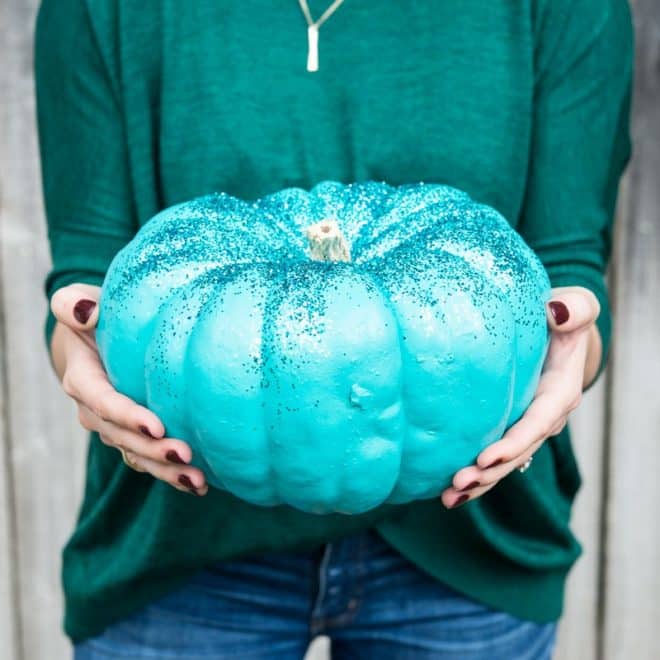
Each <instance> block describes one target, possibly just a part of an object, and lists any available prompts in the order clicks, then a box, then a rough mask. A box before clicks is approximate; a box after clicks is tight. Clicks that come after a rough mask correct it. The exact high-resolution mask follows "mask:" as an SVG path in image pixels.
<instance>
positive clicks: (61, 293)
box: [50, 284, 101, 332]
mask: <svg viewBox="0 0 660 660" xmlns="http://www.w3.org/2000/svg"><path fill="white" fill-rule="evenodd" d="M100 295H101V287H98V286H92V285H91V284H70V285H69V286H64V287H62V288H61V289H58V290H57V291H56V292H55V293H54V294H53V297H52V298H51V300H50V308H51V310H52V312H53V314H54V315H55V318H56V319H57V320H58V321H60V323H63V324H64V325H66V326H68V327H69V328H71V329H72V330H76V331H78V332H80V331H85V330H92V329H93V328H94V327H95V326H96V321H97V320H98V316H99V306H98V301H99V298H100Z"/></svg>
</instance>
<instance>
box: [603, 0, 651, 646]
mask: <svg viewBox="0 0 660 660" xmlns="http://www.w3.org/2000/svg"><path fill="white" fill-rule="evenodd" d="M635 9H636V15H637V21H636V28H637V76H636V89H635V100H636V104H635V109H634V123H633V126H634V137H635V149H636V154H635V159H634V161H633V163H632V166H631V168H630V171H629V176H628V180H627V186H626V194H625V199H624V202H623V205H622V207H623V208H622V212H623V216H624V217H625V219H626V222H625V223H624V224H623V225H621V226H620V227H619V229H620V231H619V234H618V236H617V245H616V262H615V265H616V268H615V275H616V278H615V284H616V288H615V300H616V312H617V318H616V325H615V336H616V343H615V345H614V355H613V358H614V359H613V363H612V372H611V382H612V389H611V394H610V399H609V405H610V411H611V413H610V417H611V425H610V435H609V446H610V451H609V461H608V471H607V474H608V479H609V487H608V492H607V500H608V507H607V518H606V546H605V548H606V552H605V571H604V576H603V577H604V579H605V583H606V585H607V592H606V593H607V598H606V601H605V608H604V621H603V623H604V637H603V648H605V649H607V650H608V652H609V653H611V655H612V657H616V658H619V657H621V658H623V657H624V656H626V657H629V658H658V657H660V643H659V642H658V641H657V640H658V632H659V625H660V596H659V594H660V514H659V513H658V502H659V501H660V478H659V475H660V387H659V386H658V374H660V3H659V2H658V0H636V2H635Z"/></svg>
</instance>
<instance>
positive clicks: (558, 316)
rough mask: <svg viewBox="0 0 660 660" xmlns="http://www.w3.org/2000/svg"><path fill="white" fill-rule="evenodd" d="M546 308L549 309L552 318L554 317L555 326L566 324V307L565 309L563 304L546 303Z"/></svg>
mask: <svg viewBox="0 0 660 660" xmlns="http://www.w3.org/2000/svg"><path fill="white" fill-rule="evenodd" d="M548 307H550V311H551V312H552V316H553V317H554V319H555V321H556V323H557V325H561V324H562V323H566V321H568V317H569V313H568V307H566V305H564V303H563V302H560V301H559V300H553V301H552V302H549V303H548Z"/></svg>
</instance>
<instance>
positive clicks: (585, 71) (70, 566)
mask: <svg viewBox="0 0 660 660" xmlns="http://www.w3.org/2000/svg"><path fill="white" fill-rule="evenodd" d="M326 10H327V11H326ZM324 12H325V14H324ZM323 15H324V16H325V18H324V19H323V21H322V22H321V25H320V29H319V26H318V23H317V21H319V17H321V16H323ZM317 54H318V57H319V62H318V70H316V71H315V68H316V65H317V62H316V61H315V60H316V55H317ZM631 58H632V47H631V26H630V16H629V11H628V7H627V4H626V2H625V1H624V0H584V1H583V2H580V3H574V2H572V0H527V1H526V2H522V3H511V2H509V0H489V1H488V2H485V1H480V0H473V1H471V2H462V3H453V2H445V3H432V2H417V3H382V2H381V3H364V2H361V3H358V2H354V0H346V1H345V2H344V3H341V2H335V3H333V4H332V5H331V6H328V3H327V2H325V1H321V0H314V1H313V2H310V3H309V7H308V6H307V3H305V2H304V1H301V2H300V3H297V2H296V1H295V0H288V1H287V2H279V3H272V2H267V1H265V0H261V1H258V2H251V3H246V2H232V1H227V2H211V1H206V0H198V1H197V2H193V3H184V2H159V1H158V0H151V1H149V2H146V3H125V2H121V3H120V2H118V1H115V2H112V1H111V0H105V1H103V0H89V1H87V2H85V1H84V0H44V2H43V5H42V8H41V12H40V16H39V20H38V24H37V35H36V82H37V93H38V113H39V128H40V139H41V152H42V163H43V182H44V195H45V202H46V210H47V216H48V223H49V237H50V241H51V247H52V254H53V270H52V272H51V273H50V275H49V277H48V280H47V282H46V291H47V294H48V296H49V297H50V298H51V309H52V312H51V313H50V315H49V318H48V322H47V328H46V330H47V340H48V344H49V348H50V350H51V354H52V360H53V365H54V368H55V370H56V372H57V374H58V375H59V377H60V378H61V380H62V385H63V388H64V390H65V392H66V393H67V394H68V395H69V396H71V397H73V398H74V399H75V400H76V402H77V405H78V410H79V414H80V421H81V423H82V424H83V426H85V428H87V429H89V430H90V431H91V432H92V437H91V441H90V446H89V457H88V472H87V483H86V490H85V497H84V501H83V505H82V508H81V511H80V516H79V520H78V524H77V528H76V530H75V532H74V534H73V536H72V537H71V539H70V541H69V543H68V545H67V547H66V549H65V551H64V564H63V581H64V589H65V595H66V620H65V629H66V631H67V633H68V634H69V636H70V637H71V638H72V640H73V641H74V643H75V645H76V657H77V658H79V660H84V659H87V658H110V657H113V658H114V657H116V658H120V657H121V658H133V657H135V658H137V657H152V658H153V657H157V658H202V657H208V658H210V657H213V658H225V657H240V658H262V657H268V658H272V657H276V658H299V657H301V656H302V655H303V654H304V650H305V648H306V646H307V643H308V641H309V639H310V638H311V637H313V636H314V635H316V634H319V633H325V634H328V635H329V636H330V637H331V638H332V641H333V654H334V655H335V656H336V657H346V658H352V657H356V658H357V657H365V658H371V657H374V656H376V655H377V654H379V653H381V654H383V655H384V656H385V657H390V658H407V657H413V658H427V657H428V658H461V660H470V659H475V660H477V659H482V658H489V659H492V658H507V659H510V658H548V657H550V655H551V652H552V648H553V644H554V637H555V631H556V622H557V619H558V618H559V616H560V614H561V607H562V596H563V588H564V582H565V578H566V575H567V573H568V571H569V569H570V567H571V566H572V564H573V563H574V561H575V560H576V558H577V556H578V554H579V551H580V548H579V544H578V542H577V541H576V539H575V538H574V537H573V535H572V533H571V531H570V529H569V526H568V521H569V516H570V509H571V503H572V501H573V498H574V496H575V493H576V491H577V489H578V487H579V484H580V477H579V473H578V469H577V466H576V464H575V459H574V456H573V452H572V449H571V444H570V439H569V435H568V430H567V428H566V426H565V424H566V417H567V415H568V413H569V412H570V411H571V410H573V409H574V408H575V407H576V406H577V405H578V403H579V401H580V397H581V392H582V390H583V389H584V388H585V387H587V386H588V385H590V384H591V383H592V382H593V380H594V379H595V377H596V375H597V373H598V372H599V371H600V369H602V367H603V365H604V362H605V359H606V354H607V347H608V345H609V337H610V312H609V306H608V300H607V291H606V288H605V283H604V277H603V274H604V270H605V267H606V263H607V259H608V256H609V252H610V241H611V234H612V216H613V209H614V204H615V198H616V189H617V183H618V180H619V177H620V175H621V172H622V170H623V168H624V166H625V163H626V161H627V158H628V155H629V154H628V152H629V142H628V133H627V122H628V105H629V96H630V80H631ZM306 63H307V66H306ZM325 179H334V180H339V181H345V182H349V181H353V180H366V179H374V180H385V181H387V182H388V183H391V184H400V183H405V182H411V181H420V180H423V181H438V182H444V183H448V184H450V185H453V186H455V187H457V188H461V189H463V190H466V191H467V192H468V193H470V194H471V195H472V197H474V198H475V199H477V200H478V201H480V202H485V203H487V204H490V205H492V206H494V207H496V208H497V209H498V210H499V211H500V212H501V213H502V214H503V215H504V216H505V217H506V218H507V219H508V220H509V221H510V222H511V224H512V225H513V226H514V227H516V229H517V230H518V231H519V232H520V233H521V234H522V235H523V237H524V238H525V239H526V240H527V242H528V243H529V245H530V246H531V247H532V248H533V249H534V250H535V251H536V252H537V254H538V255H539V257H540V259H541V260H542V262H543V263H544V265H545V267H546V269H547V271H548V273H549V276H550V279H551V282H552V285H553V287H554V289H553V296H552V300H551V301H550V303H549V305H548V323H549V326H550V330H551V347H550V351H549V354H548V358H547V361H546V364H545V369H544V374H543V377H542V380H541V384H540V386H539V389H538V392H537V395H536V398H535V400H534V402H533V403H532V405H531V406H530V408H529V409H528V411H527V412H526V413H525V415H524V416H523V418H522V419H521V420H520V421H519V422H518V423H516V424H515V425H514V426H513V427H511V428H510V429H509V430H508V431H507V432H506V434H505V435H504V437H503V438H502V439H501V440H500V441H498V442H497V443H495V444H493V445H492V446H490V447H488V448H487V449H485V450H484V451H483V452H482V453H481V454H480V455H479V457H478V458H477V461H476V463H475V464H474V465H469V466H465V468H464V469H462V470H460V471H459V472H458V473H457V474H456V475H455V477H454V480H453V485H452V487H451V488H448V489H447V490H446V491H445V492H444V493H443V494H442V497H441V498H440V499H439V500H435V501H421V502H415V503H412V504H410V505H406V506H399V507H392V506H389V507H381V508H378V509H376V510H374V511H371V512H369V513H367V514H364V515H359V516H342V515H331V516H313V515H308V514H304V513H301V512H299V511H295V510H293V509H290V508H287V507H278V508H274V509H262V508H259V507H255V506H251V505H249V504H247V503H245V502H243V501H239V500H238V499H236V498H234V497H232V496H231V495H229V494H228V493H225V492H221V491H219V490H216V489H211V490H209V489H208V487H207V485H206V482H205V477H204V475H203V474H202V473H201V472H200V471H199V470H198V469H196V468H194V467H192V466H190V465H188V463H189V461H190V459H191V451H190V448H189V447H188V445H187V444H186V443H185V442H184V440H183V439H179V438H169V437H167V435H166V429H165V428H164V427H163V424H162V423H161V421H160V420H159V419H158V418H157V417H156V416H155V415H154V414H153V413H151V412H150V411H149V410H147V409H146V408H144V407H142V406H140V405H138V404H137V403H136V402H133V401H130V400H128V399H127V398H125V397H124V396H122V395H121V394H119V393H117V392H116V391H114V390H113V388H112V387H111V385H110V384H109V382H108V381H107V379H106V376H105V372H104V370H103V368H102V366H101V364H100V361H99V358H98V354H97V352H96V347H95V342H94V326H95V323H96V317H97V311H98V309H97V300H98V295H99V289H98V285H99V284H100V283H101V281H102V279H103V275H104V273H105V271H106V269H107V267H108V264H109V262H110V260H111V259H112V257H113V256H114V254H115V253H116V252H117V251H118V250H119V249H120V248H121V247H122V246H123V245H124V244H125V243H127V242H128V241H129V240H130V239H131V237H132V236H133V234H134V233H135V232H136V230H137V228H138V227H139V226H140V225H141V224H143V223H144V222H146V221H147V220H148V219H149V218H150V217H151V216H152V215H154V214H155V213H156V212H157V211H158V210H160V209H162V208H164V207H166V206H169V205H171V204H174V203H176V202H180V201H183V200H186V199H189V198H192V197H195V196H198V195H200V194H204V193H207V192H210V191H214V190H222V191H225V192H228V193H230V194H232V195H235V196H238V197H242V198H245V199H255V198H258V197H261V196H263V195H264V194H267V193H270V192H273V191H275V190H277V189H280V188H283V187H286V186H292V185H297V186H301V187H305V188H310V187H311V186H312V185H313V184H314V183H316V182H318V181H321V180H325ZM118 449H119V450H121V452H123V455H124V456H125V458H126V463H124V462H122V454H121V453H120V451H118ZM532 456H534V461H533V463H531V466H530V463H529V459H530V458H531V457H532ZM526 466H529V470H526V471H524V472H521V471H520V470H519V468H521V467H526ZM172 486H173V487H174V488H172ZM180 491H182V492H180ZM189 494H192V495H194V496H195V497H190V496H189Z"/></svg>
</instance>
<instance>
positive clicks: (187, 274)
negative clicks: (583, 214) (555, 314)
mask: <svg viewBox="0 0 660 660" xmlns="http://www.w3.org/2000/svg"><path fill="white" fill-rule="evenodd" d="M548 297H549V282H548V278H547V275H546V273H545V270H544V268H543V266H542V265H541V263H540V262H539V261H538V259H537V257H536V256H535V255H534V253H533V252H532V251H531V250H530V249H529V248H528V247H527V245H526V244H525V243H524V241H523V240H522V238H521V237H520V236H519V235H518V234H517V233H516V232H515V231H514V230H513V229H512V228H511V227H510V225H509V224H508V223H507V222H506V221H505V219H504V218H503V217H502V216H501V215H500V214H498V213H497V212H496V211H495V210H494V209H492V208H490V207H488V206H485V205H482V204H478V203H476V202H475V201H473V200H472V199H471V198H470V197H469V196H468V195H466V194H465V193H462V192H460V191H458V190H455V189H453V188H450V187H447V186H443V185H435V184H423V183H419V184H410V185H405V186H400V187H393V186H389V185H386V184H384V183H377V182H366V183H355V184H351V185H343V184H340V183H336V182H324V183H320V184H318V185H317V186H315V187H314V188H313V189H312V190H311V191H306V190H302V189H299V188H289V189H285V190H282V191H280V192H276V193H274V194H271V195H269V196H267V197H264V198H262V199H260V200H258V201H256V202H246V201H242V200H239V199H236V198H233V197H231V196H229V195H226V194H213V195H209V196H206V197H202V198H199V199H195V200H192V201H189V202H185V203H182V204H179V205H177V206H174V207H172V208H169V209H166V210H165V211H163V212H161V213H159V214H158V215H157V216H155V217H154V218H153V219H152V220H150V221H149V222H148V223H147V224H146V225H145V226H144V227H142V229H140V231H139V232H138V234H137V235H136V236H135V238H134V239H133V241H131V242H130V243H129V244H128V245H127V246H126V247H125V248H124V249H123V250H121V252H119V254H118V255H117V256H116V257H115V259H114V261H113V262H112V264H111V266H110V269H109V271H108V273H107V277H106V279H105V282H104V284H103V289H102V293H101V303H100V319H99V324H98V329H97V335H96V337H97V341H98V347H99V351H100V354H101V357H102V360H103V363H104V365H105V367H106V369H107V372H108V375H109V378H110V380H111V382H112V383H113V384H114V386H115V387H116V388H117V389H118V390H119V391H121V392H123V393H124V394H126V395H128V396H129V397H131V398H132V399H134V400H136V401H138V402H140V403H142V404H143V405H145V406H147V407H148V408H150V409H151V410H153V411H154V412H155V413H156V414H157V415H158V416H159V417H160V418H161V419H162V421H163V423H164V424H165V427H166V429H167V434H168V435H169V436H170V437H177V438H181V439H183V440H185V441H187V442H188V443H189V444H190V446H191V447H192V450H193V456H194V459H193V462H194V464H195V465H197V466H199V467H200V468H201V469H202V470H203V471H204V472H205V474H206V476H207V479H208V481H209V483H210V484H211V485H213V486H216V487H218V488H223V489H226V490H228V491H230V492H231V493H233V494H235V495H236V496H238V497H240V498H243V499H245V500H247V501H249V502H252V503H255V504H258V505H276V504H288V505H291V506H294V507H297V508H299V509H302V510H303V511H308V512H316V513H328V512H344V513H358V512H363V511H366V510H368V509H371V508H373V507H376V506H377V505H379V504H381V503H383V502H388V503H404V502H408V501H411V500H414V499H419V498H429V497H434V496H437V495H438V494H439V493H440V492H441V491H442V490H443V489H444V488H445V487H447V486H448V485H449V484H450V481H451V478H452V475H453V474H454V473H455V471H456V470H458V469H460V468H462V467H464V466H466V465H469V464H470V463H472V462H473V461H474V460H475V458H476V456H477V455H478V453H479V452H480V451H481V450H482V449H483V448H484V447H486V445H488V444H489V443H491V442H493V441H495V440H497V439H498V438H499V437H501V435H502V433H503V432H504V430H505V429H506V428H507V427H508V426H510V425H511V424H512V423H513V422H514V421H515V420H516V419H518V418H519V417H520V416H521V414H522V413H523V411H524V410H525V408H526V407H527V406H528V405H529V403H530V401H531V399H532V397H533V394H534V390H535V388H536V386H537V383H538V378H539V374H540V371H541V367H542V363H543V360H544V357H545V352H546V349H547V343H548V331H547V324H546V316H545V309H544V302H545V301H546V300H547V299H548Z"/></svg>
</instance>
